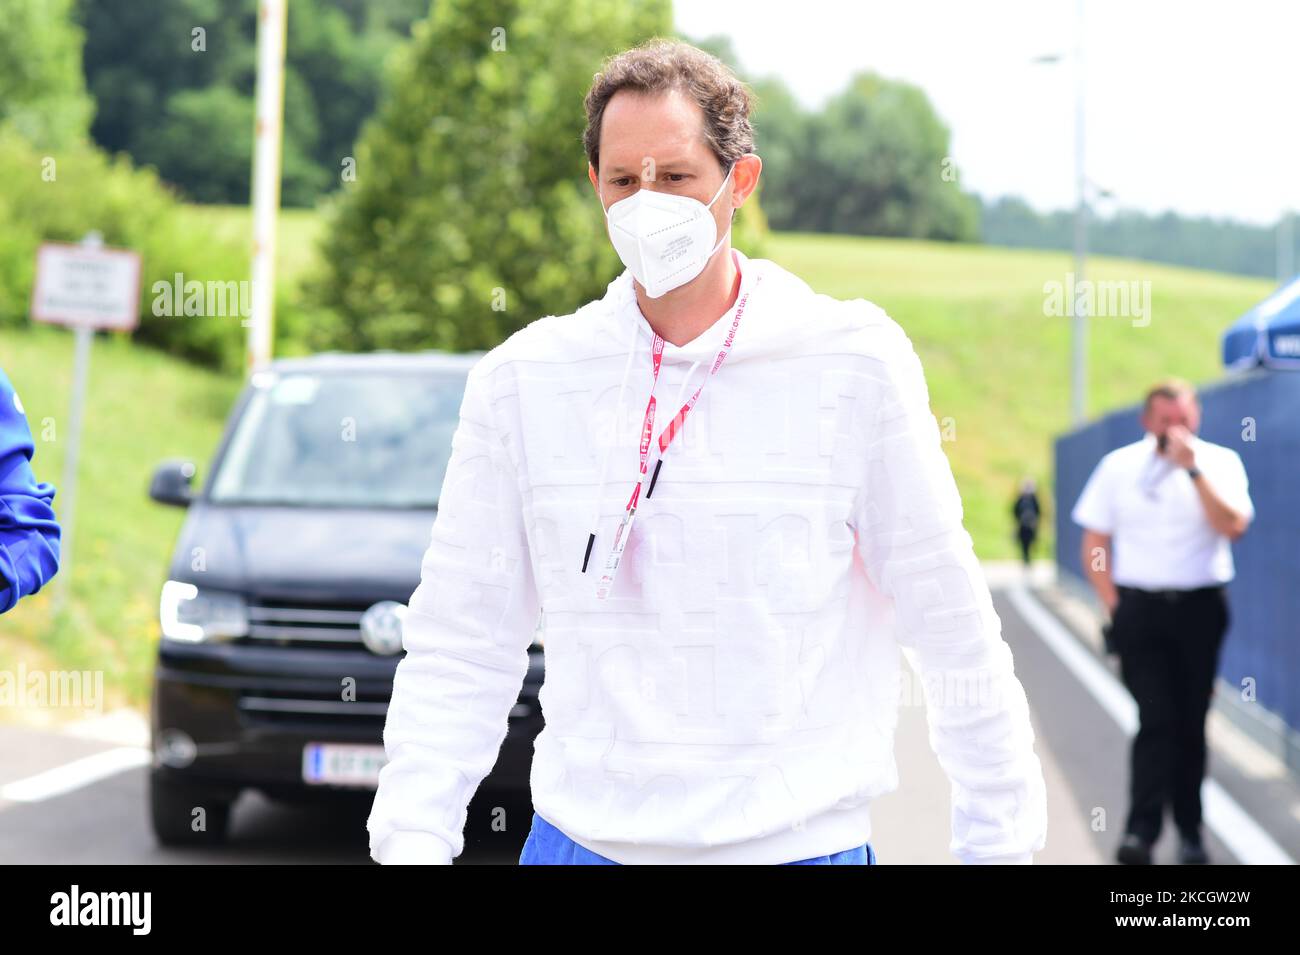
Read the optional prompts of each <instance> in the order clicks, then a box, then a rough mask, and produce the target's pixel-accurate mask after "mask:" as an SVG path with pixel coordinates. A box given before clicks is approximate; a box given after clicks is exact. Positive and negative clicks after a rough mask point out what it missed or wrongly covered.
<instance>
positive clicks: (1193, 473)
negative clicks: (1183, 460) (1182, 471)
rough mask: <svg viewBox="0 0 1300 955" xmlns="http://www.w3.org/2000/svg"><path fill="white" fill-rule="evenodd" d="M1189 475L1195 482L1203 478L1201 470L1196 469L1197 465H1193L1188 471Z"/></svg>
mask: <svg viewBox="0 0 1300 955" xmlns="http://www.w3.org/2000/svg"><path fill="white" fill-rule="evenodd" d="M1187 475H1188V477H1190V478H1191V479H1192V480H1193V481H1195V480H1196V479H1197V478H1198V477H1200V476H1201V469H1200V468H1198V467H1196V466H1195V465H1192V466H1191V467H1190V468H1188V469H1187Z"/></svg>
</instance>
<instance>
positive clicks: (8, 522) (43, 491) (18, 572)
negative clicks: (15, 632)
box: [0, 370, 60, 613]
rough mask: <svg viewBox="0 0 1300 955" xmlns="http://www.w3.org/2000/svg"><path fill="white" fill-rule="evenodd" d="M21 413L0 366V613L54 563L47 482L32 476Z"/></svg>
mask: <svg viewBox="0 0 1300 955" xmlns="http://www.w3.org/2000/svg"><path fill="white" fill-rule="evenodd" d="M34 451H35V446H34V445H33V444H32V432H31V429H29V428H28V427H27V416H26V415H25V414H24V413H23V406H22V402H20V401H19V400H18V393H17V392H15V391H14V388H13V385H11V384H10V383H9V379H8V378H7V377H6V376H5V373H4V371H2V370H0V613H4V612H5V611H7V610H9V609H10V608H11V607H13V605H14V604H16V603H18V600H19V598H21V597H26V596H29V595H30V594H34V593H36V591H38V590H40V589H41V587H42V586H44V584H45V583H46V582H47V581H48V580H49V579H50V578H51V577H53V576H54V574H55V572H56V571H57V570H58V569H59V538H60V530H59V525H58V523H57V522H56V521H55V519H54V509H53V508H52V507H50V503H51V502H52V501H53V500H54V487H53V485H50V484H47V483H45V482H37V480H36V476H35V475H34V474H33V473H32V468H31V464H30V462H31V458H32V454H33V452H34Z"/></svg>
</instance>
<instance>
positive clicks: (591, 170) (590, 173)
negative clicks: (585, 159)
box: [587, 163, 600, 195]
mask: <svg viewBox="0 0 1300 955" xmlns="http://www.w3.org/2000/svg"><path fill="white" fill-rule="evenodd" d="M587 178H588V179H590V180H591V188H593V189H595V190H596V195H600V183H599V181H598V178H599V177H597V175H596V167H595V166H593V165H592V164H591V163H587Z"/></svg>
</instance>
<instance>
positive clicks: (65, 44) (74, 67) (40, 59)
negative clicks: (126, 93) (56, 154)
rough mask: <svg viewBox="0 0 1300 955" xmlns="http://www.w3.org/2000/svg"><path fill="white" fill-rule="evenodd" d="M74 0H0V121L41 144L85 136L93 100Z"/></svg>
mask: <svg viewBox="0 0 1300 955" xmlns="http://www.w3.org/2000/svg"><path fill="white" fill-rule="evenodd" d="M70 5H71V0H0V25H2V26H0V122H2V121H7V122H8V123H10V124H11V126H12V127H13V128H14V129H15V130H17V131H18V132H19V133H21V134H22V135H23V137H24V138H26V139H27V140H29V141H30V142H31V143H33V144H34V145H36V146H37V147H39V148H41V149H58V148H61V147H66V146H72V145H74V144H76V143H77V142H79V141H80V140H82V139H84V138H85V136H86V130H87V128H88V127H89V124H90V114H91V110H92V108H93V107H92V103H91V100H90V97H88V96H87V95H86V88H85V83H84V82H83V80H82V76H81V44H82V35H81V31H80V30H79V29H78V28H77V27H76V25H75V24H73V23H72V21H71V19H70V18H69V16H68V10H69V7H70Z"/></svg>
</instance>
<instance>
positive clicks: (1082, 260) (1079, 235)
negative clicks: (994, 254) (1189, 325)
mask: <svg viewBox="0 0 1300 955" xmlns="http://www.w3.org/2000/svg"><path fill="white" fill-rule="evenodd" d="M1074 75H1075V86H1074V162H1075V176H1076V179H1077V188H1078V197H1077V201H1078V204H1077V206H1076V207H1075V212H1074V288H1075V297H1074V308H1073V310H1072V318H1071V321H1070V417H1071V419H1072V420H1073V421H1074V423H1075V424H1076V425H1078V424H1082V423H1083V420H1084V416H1085V414H1086V411H1085V409H1086V407H1087V391H1088V380H1087V374H1088V360H1087V359H1088V315H1087V297H1086V295H1085V286H1084V276H1085V274H1086V272H1085V270H1086V268H1087V259H1088V194H1087V188H1088V180H1087V176H1086V174H1085V172H1084V150H1083V142H1084V139H1083V134H1084V125H1085V124H1084V79H1083V0H1077V5H1076V14H1075V34H1074Z"/></svg>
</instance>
